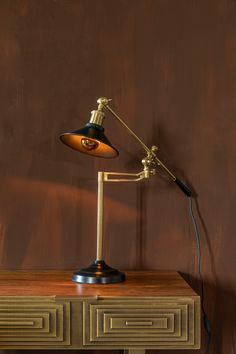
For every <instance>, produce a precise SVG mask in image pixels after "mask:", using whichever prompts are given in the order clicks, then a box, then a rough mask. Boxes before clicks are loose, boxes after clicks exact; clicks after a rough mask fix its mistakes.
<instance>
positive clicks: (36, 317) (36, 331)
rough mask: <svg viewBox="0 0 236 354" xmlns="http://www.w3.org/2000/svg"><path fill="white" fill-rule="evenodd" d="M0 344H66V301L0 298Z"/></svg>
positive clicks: (68, 308)
mask: <svg viewBox="0 0 236 354" xmlns="http://www.w3.org/2000/svg"><path fill="white" fill-rule="evenodd" d="M65 326H67V328H66V330H65V328H64V327H65ZM0 343H1V344H0V345H1V346H4V347H6V346H8V345H9V346H12V345H14V346H19V347H20V346H24V347H25V346H27V345H32V344H33V345H39V344H40V345H42V346H51V345H54V346H55V343H57V345H60V344H61V345H63V346H64V345H69V344H70V303H69V302H58V303H57V302H56V301H51V299H50V300H49V301H48V302H46V301H40V300H39V301H38V302H37V301H35V300H34V301H27V302H25V303H24V302H23V301H22V300H21V299H20V300H19V301H17V298H15V301H14V302H12V301H9V302H7V301H5V300H3V301H0ZM13 343H14V344H13Z"/></svg>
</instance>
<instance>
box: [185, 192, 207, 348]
mask: <svg viewBox="0 0 236 354" xmlns="http://www.w3.org/2000/svg"><path fill="white" fill-rule="evenodd" d="M188 199H189V214H190V217H191V221H192V224H193V229H194V234H195V237H196V241H197V272H198V277H199V280H200V295H201V310H202V314H203V323H204V329H205V331H206V334H207V343H206V350H205V354H208V353H209V350H210V344H211V334H212V332H211V326H210V321H209V319H208V316H207V314H206V311H205V308H204V284H203V278H202V273H201V238H200V232H199V228H198V224H197V221H196V218H195V216H194V213H193V205H192V198H191V196H189V197H188Z"/></svg>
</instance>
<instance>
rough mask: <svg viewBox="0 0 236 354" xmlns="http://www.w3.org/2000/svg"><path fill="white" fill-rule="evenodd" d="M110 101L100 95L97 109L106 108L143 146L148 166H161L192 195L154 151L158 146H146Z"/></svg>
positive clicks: (179, 185) (183, 190)
mask: <svg viewBox="0 0 236 354" xmlns="http://www.w3.org/2000/svg"><path fill="white" fill-rule="evenodd" d="M109 101H111V100H110V99H108V98H106V97H100V98H99V99H98V100H97V102H98V104H99V106H98V110H102V108H103V107H104V108H106V109H107V110H108V111H109V112H110V113H111V114H112V115H113V117H115V118H116V119H117V120H118V121H119V123H120V124H121V125H122V126H123V127H125V128H126V130H127V131H128V132H129V134H130V135H132V136H133V137H134V139H135V140H136V141H137V142H138V143H139V144H140V145H141V146H142V147H143V149H144V150H145V151H146V153H147V157H146V163H147V165H149V166H152V167H153V168H155V167H157V168H158V167H161V168H163V170H164V171H165V172H166V173H167V174H168V176H170V178H171V179H172V181H173V182H174V183H175V184H176V185H177V186H178V187H179V188H180V189H181V191H182V192H183V193H184V194H185V195H186V196H187V197H190V196H191V195H192V193H191V190H190V189H189V188H188V187H187V186H186V185H185V184H184V183H183V182H182V181H180V180H179V179H178V178H177V177H176V176H175V175H174V174H173V173H172V172H171V171H170V170H169V169H168V168H167V167H166V166H165V164H164V163H163V162H162V161H161V160H160V159H159V158H158V157H157V155H156V151H157V150H158V148H157V147H156V146H152V147H151V149H149V148H148V147H147V145H146V144H145V143H144V142H143V141H142V140H141V139H140V138H139V137H138V136H137V135H136V134H135V133H134V131H133V130H132V129H130V127H129V126H128V125H127V124H126V123H125V122H124V121H123V119H122V118H121V117H120V116H118V114H116V112H114V111H113V109H112V108H111V107H110V106H109V104H108V102H109Z"/></svg>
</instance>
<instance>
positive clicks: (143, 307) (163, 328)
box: [83, 297, 200, 349]
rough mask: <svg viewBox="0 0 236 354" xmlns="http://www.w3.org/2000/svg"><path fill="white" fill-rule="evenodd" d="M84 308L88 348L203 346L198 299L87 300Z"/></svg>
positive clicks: (84, 338) (85, 336) (85, 342)
mask: <svg viewBox="0 0 236 354" xmlns="http://www.w3.org/2000/svg"><path fill="white" fill-rule="evenodd" d="M83 306H84V313H83V318H84V328H83V344H84V346H85V347H92V346H94V347H95V346H96V347H97V346H98V345H101V346H102V347H106V346H110V345H114V346H115V347H116V348H117V347H119V346H120V347H122V348H129V347H134V346H135V347H143V348H150V347H152V348H162V347H163V348H164V347H165V348H168V347H169V348H170V349H171V348H197V347H199V339H200V336H199V333H198V330H199V323H196V324H195V320H196V318H195V312H196V309H195V307H196V306H197V313H198V314H199V313H200V310H199V301H198V298H195V299H193V298H190V297H187V298H176V297H175V298H172V297H169V298H163V297H161V298H160V300H159V299H157V298H155V300H148V301H145V300H144V301H141V300H140V299H137V300H134V299H132V300H131V301H129V300H127V299H125V300H121V299H117V300H115V299H112V300H105V299H104V300H97V301H96V300H95V301H90V302H88V301H84V304H83ZM198 317H199V316H198ZM198 322H200V320H199V319H198Z"/></svg>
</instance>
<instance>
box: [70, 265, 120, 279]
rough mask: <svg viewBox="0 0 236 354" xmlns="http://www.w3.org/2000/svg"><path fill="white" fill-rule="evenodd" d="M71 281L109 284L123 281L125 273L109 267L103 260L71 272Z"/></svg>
mask: <svg viewBox="0 0 236 354" xmlns="http://www.w3.org/2000/svg"><path fill="white" fill-rule="evenodd" d="M72 281H74V282H76V283H82V284H111V283H120V282H122V281H125V274H124V273H121V272H119V270H116V269H113V268H111V267H109V266H108V265H107V264H106V263H105V262H104V261H103V260H102V261H97V260H96V261H94V262H93V263H92V264H91V265H90V266H89V267H88V268H83V269H81V270H78V271H77V272H75V273H73V276H72Z"/></svg>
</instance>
